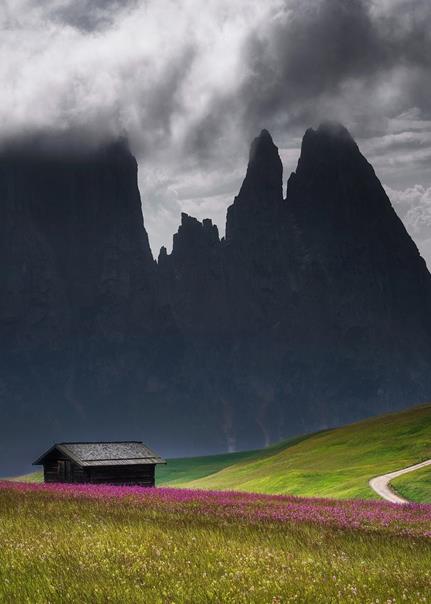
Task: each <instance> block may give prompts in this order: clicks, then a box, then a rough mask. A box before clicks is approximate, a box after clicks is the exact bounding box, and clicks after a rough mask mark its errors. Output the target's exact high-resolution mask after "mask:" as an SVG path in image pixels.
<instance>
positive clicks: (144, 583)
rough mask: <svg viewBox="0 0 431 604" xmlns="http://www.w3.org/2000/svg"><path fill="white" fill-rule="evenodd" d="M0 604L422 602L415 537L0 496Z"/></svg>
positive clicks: (427, 562) (427, 578) (425, 583)
mask: <svg viewBox="0 0 431 604" xmlns="http://www.w3.org/2000/svg"><path fill="white" fill-rule="evenodd" d="M0 542H1V544H2V545H1V548H0V601H1V602H11V603H12V602H17V603H29V604H45V603H47V602H50V603H51V604H64V603H65V602H73V603H77V602H79V603H80V604H87V603H88V604H99V603H100V604H102V603H103V604H105V603H107V602H113V603H118V604H132V603H133V604H136V603H138V604H139V603H142V604H174V603H175V604H209V603H220V604H221V603H223V604H282V603H283V604H285V603H289V602H295V603H296V604H299V603H301V604H328V603H331V604H337V603H338V604H341V603H343V604H346V603H350V602H356V603H358V602H364V603H365V602H366V603H370V604H371V603H374V604H375V603H378V602H379V603H388V602H391V603H392V604H393V603H394V602H406V603H410V604H420V603H427V602H430V601H431V574H430V568H431V548H430V546H429V540H428V539H425V538H411V537H407V536H397V535H391V534H386V533H385V532H374V533H373V532H368V531H361V530H340V529H334V528H330V527H325V526H324V527H318V526H315V525H304V524H302V525H300V524H298V525H296V524H289V525H277V524H265V525H264V526H260V525H259V524H256V523H252V522H249V521H247V520H242V521H239V520H236V521H228V520H220V519H219V518H217V517H212V516H211V515H203V516H201V515H199V514H197V513H195V512H194V509H193V507H191V508H190V511H189V512H188V513H184V511H182V512H178V511H176V510H175V507H172V509H169V507H166V506H162V507H161V508H159V507H157V506H156V507H152V506H146V505H142V504H137V503H136V502H134V501H132V500H112V501H109V500H89V499H83V498H81V497H76V498H75V497H73V496H68V497H59V496H55V495H53V494H47V493H35V492H31V493H19V492H11V491H7V490H3V491H2V492H0Z"/></svg>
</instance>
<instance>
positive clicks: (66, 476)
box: [58, 459, 72, 482]
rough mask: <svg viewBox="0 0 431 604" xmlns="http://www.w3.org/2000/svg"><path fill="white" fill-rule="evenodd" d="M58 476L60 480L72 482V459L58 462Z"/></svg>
mask: <svg viewBox="0 0 431 604" xmlns="http://www.w3.org/2000/svg"><path fill="white" fill-rule="evenodd" d="M58 478H59V480H60V482H71V479H72V468H71V464H70V461H68V460H67V459H65V460H63V459H61V460H59V462H58Z"/></svg>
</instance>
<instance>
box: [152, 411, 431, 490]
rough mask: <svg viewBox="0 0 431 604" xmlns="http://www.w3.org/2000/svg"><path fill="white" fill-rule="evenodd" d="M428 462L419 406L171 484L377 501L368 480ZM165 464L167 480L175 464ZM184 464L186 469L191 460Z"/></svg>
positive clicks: (429, 427) (428, 425) (430, 448)
mask: <svg viewBox="0 0 431 604" xmlns="http://www.w3.org/2000/svg"><path fill="white" fill-rule="evenodd" d="M430 457H431V405H423V406H420V407H414V408H413V409H409V410H407V411H403V412H400V413H393V414H389V415H384V416H380V417H377V418H372V419H368V420H365V421H361V422H358V423H355V424H351V425H349V426H344V427H342V428H337V429H333V430H328V431H325V432H321V433H317V434H312V435H310V436H308V437H305V438H303V439H301V440H300V441H299V442H294V443H292V442H289V443H286V444H285V445H284V446H283V444H281V445H279V449H278V451H276V452H270V454H268V451H267V450H265V451H264V452H262V454H261V455H255V454H254V455H253V456H252V457H250V458H248V459H242V460H241V461H234V463H232V465H229V466H228V467H224V468H223V469H220V470H219V471H217V472H213V473H211V474H209V475H207V476H203V477H200V478H196V479H192V480H188V479H185V480H184V481H182V480H181V479H180V480H175V485H176V486H184V487H189V488H190V487H191V488H204V489H235V490H244V491H256V492H262V493H289V494H293V495H301V496H310V497H313V496H315V497H317V496H318V497H336V498H348V497H363V498H373V497H374V498H377V495H374V493H373V492H372V490H371V489H370V488H369V486H368V480H369V479H370V478H372V477H373V476H377V475H379V474H384V473H386V472H390V471H393V470H397V469H399V468H402V467H405V466H408V465H412V464H414V463H418V462H420V461H423V460H425V459H428V458H430ZM171 463H172V465H171V474H170V476H171V477H173V476H174V475H175V461H173V462H171ZM189 463H190V464H191V465H192V464H193V460H189ZM190 467H191V466H190ZM185 475H187V473H186V474H185ZM189 475H190V474H189ZM160 478H161V479H160V481H159V484H173V480H172V479H170V478H169V476H167V477H165V479H163V476H161V477H160Z"/></svg>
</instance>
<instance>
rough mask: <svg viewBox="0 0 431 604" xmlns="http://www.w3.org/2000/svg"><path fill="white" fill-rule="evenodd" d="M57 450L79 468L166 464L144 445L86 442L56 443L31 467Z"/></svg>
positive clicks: (138, 443) (131, 442)
mask: <svg viewBox="0 0 431 604" xmlns="http://www.w3.org/2000/svg"><path fill="white" fill-rule="evenodd" d="M55 449H57V450H58V451H60V452H61V453H63V454H64V455H66V456H67V457H69V458H70V459H72V460H73V461H75V462H76V463H77V464H79V465H80V466H125V465H127V466H128V465H136V464H157V463H166V461H165V460H164V459H162V458H161V457H159V455H157V454H156V453H154V451H152V450H151V449H150V448H149V447H147V446H146V445H144V443H142V442H139V441H124V442H86V443H56V444H55V445H53V446H52V447H51V448H50V449H48V451H46V452H45V453H44V454H43V455H41V456H40V457H39V458H38V459H37V460H36V461H35V462H34V463H33V465H40V464H41V463H43V460H44V458H45V457H46V456H47V455H48V454H49V453H51V452H52V451H54V450H55Z"/></svg>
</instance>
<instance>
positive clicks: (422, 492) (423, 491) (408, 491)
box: [391, 466, 431, 503]
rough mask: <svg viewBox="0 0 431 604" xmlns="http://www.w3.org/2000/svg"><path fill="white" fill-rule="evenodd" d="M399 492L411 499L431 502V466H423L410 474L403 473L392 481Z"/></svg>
mask: <svg viewBox="0 0 431 604" xmlns="http://www.w3.org/2000/svg"><path fill="white" fill-rule="evenodd" d="M391 486H392V487H393V488H394V489H395V491H396V492H397V493H399V494H400V495H402V496H403V497H405V498H406V499H408V500H409V501H417V502H418V503H430V502H431V468H430V467H429V466H427V467H426V468H421V469H420V470H416V471H415V472H411V473H409V474H403V475H402V476H398V478H394V480H392V481H391Z"/></svg>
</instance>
